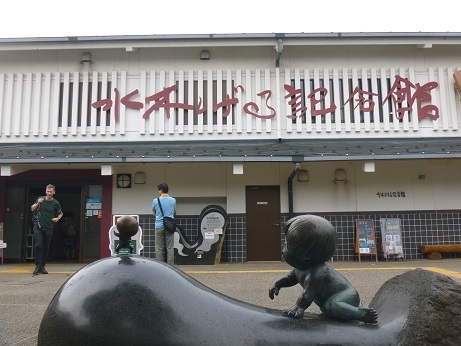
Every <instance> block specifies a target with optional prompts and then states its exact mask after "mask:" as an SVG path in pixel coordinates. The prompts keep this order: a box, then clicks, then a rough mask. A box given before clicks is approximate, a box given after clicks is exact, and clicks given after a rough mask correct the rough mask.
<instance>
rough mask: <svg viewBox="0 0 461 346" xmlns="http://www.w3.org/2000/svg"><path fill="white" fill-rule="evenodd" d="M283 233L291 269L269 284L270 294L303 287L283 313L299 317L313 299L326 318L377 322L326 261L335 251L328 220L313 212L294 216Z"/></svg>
mask: <svg viewBox="0 0 461 346" xmlns="http://www.w3.org/2000/svg"><path fill="white" fill-rule="evenodd" d="M285 234H286V243H285V247H284V248H283V251H282V253H283V257H284V259H285V261H286V262H287V263H288V264H289V265H291V266H292V267H293V270H292V271H291V272H290V273H289V274H288V275H286V276H283V277H281V278H280V279H278V280H276V281H275V282H274V283H273V284H272V286H271V287H270V289H269V297H270V298H271V299H274V296H277V295H278V294H279V291H280V289H281V288H282V287H292V286H294V285H296V284H298V283H299V284H300V285H301V286H303V288H304V290H303V293H302V294H301V295H300V297H299V298H298V300H297V301H296V304H295V305H293V306H292V307H290V308H287V309H285V310H283V313H284V314H285V315H288V316H290V317H294V318H302V317H303V316H304V310H306V309H307V308H308V307H309V306H310V305H311V304H312V302H315V303H316V304H317V305H318V306H319V307H320V310H321V311H322V312H323V313H324V314H325V315H326V316H328V317H331V318H336V319H343V320H359V321H363V322H365V323H377V319H378V314H377V313H376V311H375V310H374V309H372V308H369V307H363V306H361V305H360V297H359V294H358V293H357V291H356V290H355V288H354V287H352V285H351V284H350V283H349V282H348V281H347V280H346V278H344V277H343V276H342V275H341V274H339V273H338V272H337V271H335V270H334V269H333V268H331V267H330V266H328V265H327V264H325V261H327V260H329V259H330V258H331V257H332V256H333V254H334V253H335V251H336V232H335V229H334V227H333V225H332V224H331V223H330V222H329V221H328V220H326V219H324V218H322V217H319V216H315V215H302V216H298V217H294V218H292V219H290V220H288V222H287V223H286V225H285Z"/></svg>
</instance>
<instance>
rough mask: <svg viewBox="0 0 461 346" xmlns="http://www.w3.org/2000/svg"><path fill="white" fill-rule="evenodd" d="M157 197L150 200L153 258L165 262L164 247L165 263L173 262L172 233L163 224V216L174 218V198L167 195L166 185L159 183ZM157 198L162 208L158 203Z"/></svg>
mask: <svg viewBox="0 0 461 346" xmlns="http://www.w3.org/2000/svg"><path fill="white" fill-rule="evenodd" d="M157 189H158V194H159V197H158V198H155V199H154V200H153V201H152V215H154V216H155V258H156V259H157V261H160V262H165V260H164V251H165V250H164V249H165V248H166V258H167V261H166V262H167V263H168V264H171V265H173V264H174V233H169V232H168V231H166V230H165V227H164V226H163V216H169V217H172V218H174V215H175V214H176V199H174V198H173V197H171V196H170V195H168V185H167V184H166V183H161V184H159V185H158V186H157ZM158 199H160V203H161V204H162V209H163V212H164V213H165V214H162V210H161V209H160V206H159V205H158Z"/></svg>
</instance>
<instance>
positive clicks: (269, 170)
mask: <svg viewBox="0 0 461 346" xmlns="http://www.w3.org/2000/svg"><path fill="white" fill-rule="evenodd" d="M363 164H364V162H362V161H355V162H334V161H332V162H310V163H309V162H305V163H302V165H301V168H302V169H305V170H307V171H308V173H309V181H308V182H298V181H297V180H296V177H295V178H294V179H293V207H294V212H295V213H308V212H335V211H336V212H349V211H374V210H376V211H394V210H431V209H434V210H443V209H460V208H461V198H459V196H461V184H460V183H459V177H460V176H461V174H460V173H461V160H382V161H375V172H373V173H365V172H363V170H362V167H363ZM232 166H233V164H232V163H181V164H174V163H171V164H142V165H120V166H114V178H113V179H114V190H113V211H114V213H136V214H149V213H150V212H151V211H150V207H151V203H152V199H153V198H155V197H157V189H156V185H157V184H158V183H160V182H164V181H165V182H167V183H168V184H169V186H170V193H171V195H172V196H174V197H176V198H177V200H178V207H177V211H178V214H181V215H198V214H199V213H200V212H201V210H202V209H203V208H204V207H205V206H207V205H209V204H219V205H222V206H223V207H224V208H226V210H227V212H228V213H245V186H248V185H279V186H280V202H281V212H282V213H286V212H288V177H289V175H290V174H291V172H292V171H293V169H294V164H292V163H268V162H265V163H245V164H244V165H243V174H242V175H240V174H233V169H232ZM338 168H342V169H344V170H345V171H346V176H347V183H341V182H339V183H335V182H333V180H334V172H335V170H336V169H338ZM138 171H142V172H145V173H146V178H147V182H146V184H132V188H131V189H117V188H116V184H115V178H116V175H117V173H131V174H132V175H133V176H134V173H135V172H138ZM423 176H424V178H423ZM421 178H423V179H421ZM378 192H382V193H394V192H396V193H402V192H403V193H404V194H405V197H396V196H384V197H383V196H381V197H380V196H378V195H377V193H378Z"/></svg>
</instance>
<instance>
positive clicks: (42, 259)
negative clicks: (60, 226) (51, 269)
mask: <svg viewBox="0 0 461 346" xmlns="http://www.w3.org/2000/svg"><path fill="white" fill-rule="evenodd" d="M45 193H46V197H39V198H38V199H37V201H36V202H35V203H34V204H32V206H31V207H30V209H31V210H32V212H35V211H36V210H37V209H38V211H39V213H38V214H39V215H38V222H36V223H35V224H34V240H35V270H34V272H33V273H34V275H37V274H48V272H47V271H46V269H45V264H46V260H47V258H48V251H49V249H50V244H51V238H52V236H53V228H54V224H55V223H56V222H58V221H59V220H61V217H62V211H61V205H60V204H59V202H58V201H57V200H56V199H54V194H55V193H56V191H55V187H54V185H51V184H49V185H47V187H46V191H45Z"/></svg>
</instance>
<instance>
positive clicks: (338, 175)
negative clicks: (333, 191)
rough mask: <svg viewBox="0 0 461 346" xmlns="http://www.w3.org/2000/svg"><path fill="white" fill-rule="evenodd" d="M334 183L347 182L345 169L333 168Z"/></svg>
mask: <svg viewBox="0 0 461 346" xmlns="http://www.w3.org/2000/svg"><path fill="white" fill-rule="evenodd" d="M333 182H335V183H347V179H346V171H345V170H344V169H342V168H338V169H336V170H335V179H334V180H333Z"/></svg>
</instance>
